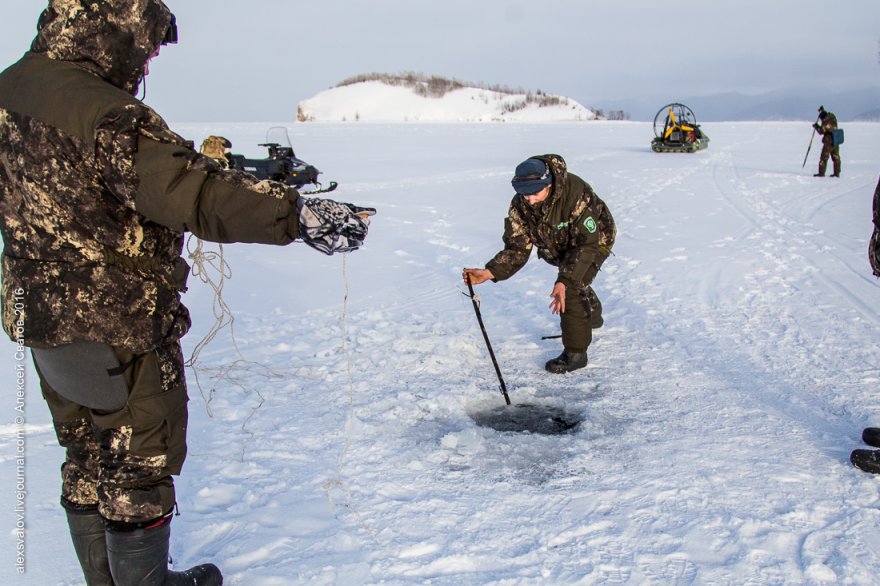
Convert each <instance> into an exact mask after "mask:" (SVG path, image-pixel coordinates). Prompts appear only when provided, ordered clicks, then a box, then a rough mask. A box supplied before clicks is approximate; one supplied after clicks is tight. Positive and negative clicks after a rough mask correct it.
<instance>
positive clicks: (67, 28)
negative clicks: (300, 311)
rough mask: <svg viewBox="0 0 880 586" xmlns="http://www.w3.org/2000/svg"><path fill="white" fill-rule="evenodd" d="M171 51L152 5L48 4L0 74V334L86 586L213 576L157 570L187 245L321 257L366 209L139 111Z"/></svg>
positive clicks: (184, 320) (165, 12)
mask: <svg viewBox="0 0 880 586" xmlns="http://www.w3.org/2000/svg"><path fill="white" fill-rule="evenodd" d="M176 41H177V27H176V22H175V19H174V17H173V15H172V14H171V12H170V10H169V9H168V8H167V6H166V5H165V4H164V3H163V2H162V1H161V0H112V1H110V0H51V1H50V2H49V6H48V7H47V8H46V9H45V10H44V11H43V13H42V15H41V16H40V20H39V23H38V34H37V37H36V39H35V40H34V42H33V44H32V46H31V49H30V51H28V52H27V53H26V54H25V55H24V57H23V58H22V59H21V60H20V61H19V62H17V63H15V64H13V65H12V66H10V67H9V68H8V69H6V70H5V71H4V72H3V73H0V229H2V234H3V240H4V250H3V257H2V318H3V320H2V321H3V327H4V329H5V331H6V332H7V334H8V335H9V336H10V337H11V338H12V339H13V340H15V341H18V342H19V343H22V344H23V345H26V346H28V347H31V348H32V349H33V353H34V361H35V364H36V366H37V370H38V374H40V382H41V389H42V392H43V396H44V397H45V399H46V401H47V402H48V404H49V407H50V410H51V413H52V417H53V421H54V425H55V429H56V433H57V436H58V440H59V442H60V444H61V445H62V446H63V447H65V448H66V450H67V456H66V461H65V463H64V466H63V468H62V496H61V502H62V505H63V507H64V508H65V510H66V512H67V516H68V522H69V525H70V531H71V537H72V540H73V542H74V548H75V550H76V553H77V555H78V557H79V561H80V563H81V565H82V568H83V572H84V574H85V576H86V580H87V582H88V583H89V584H107V585H109V584H113V583H115V584H116V585H117V586H118V585H126V584H135V583H136V584H164V583H174V584H176V583H178V581H180V583H183V581H186V583H187V584H219V583H221V581H222V578H221V577H220V573H219V571H218V570H217V568H216V567H214V566H213V565H211V564H205V565H202V566H198V567H196V568H193V569H192V570H189V571H187V572H170V571H167V557H168V556H167V552H168V536H169V532H170V527H169V522H170V513H171V511H172V509H173V508H174V506H175V503H176V498H175V493H174V484H173V482H172V478H171V476H172V475H176V474H179V473H180V471H181V467H182V465H183V461H184V458H185V455H186V425H187V409H186V403H187V400H188V398H187V393H186V385H185V380H184V368H183V359H182V353H181V347H180V342H179V340H180V338H181V336H183V335H184V334H185V333H186V332H187V330H188V329H189V327H190V318H189V313H188V312H187V309H186V307H184V305H183V304H182V303H181V292H183V291H184V290H185V280H186V276H187V274H188V267H187V265H186V263H185V261H184V260H183V259H182V258H181V253H182V248H183V237H184V233H185V232H190V233H192V234H194V235H195V236H198V237H199V238H203V239H205V240H210V241H214V242H254V243H264V244H275V245H286V244H289V243H291V242H293V241H294V240H297V239H302V240H304V241H305V242H306V243H307V244H309V245H311V246H313V247H314V248H317V249H318V250H321V251H322V252H325V253H327V254H331V253H333V252H335V251H340V250H354V249H356V248H357V247H358V246H360V245H361V243H362V241H363V239H364V238H365V236H366V230H367V223H368V221H367V219H366V218H365V216H366V215H368V214H369V212H364V210H363V209H361V208H356V207H354V206H350V205H349V204H340V203H337V202H333V201H331V200H319V199H306V198H302V197H300V195H299V193H297V191H296V190H294V189H292V188H288V187H287V186H286V185H283V184H281V183H276V182H271V181H259V180H258V179H256V178H255V177H253V176H251V175H248V174H246V173H242V172H238V171H229V170H224V169H223V168H222V167H221V166H220V164H218V163H217V162H216V161H214V160H213V159H211V158H208V157H205V156H203V155H200V154H199V153H197V152H196V151H195V150H193V145H192V143H190V142H189V141H186V140H184V139H183V138H181V137H180V136H178V135H177V134H175V133H174V132H172V131H171V130H170V129H169V128H168V126H167V124H166V123H165V121H164V120H163V119H162V118H161V117H160V116H159V115H158V114H157V113H156V112H154V111H153V110H152V109H150V108H149V107H147V106H146V105H145V104H144V103H142V102H141V101H139V100H138V99H137V98H135V94H136V93H137V88H138V86H139V84H140V83H141V81H142V79H143V77H144V75H145V74H146V73H148V68H147V67H148V63H149V60H150V59H151V58H152V57H155V56H156V55H158V53H159V48H160V46H161V45H164V44H167V43H175V42H176ZM358 212H360V214H359V213H358ZM99 355H100V356H99ZM59 356H64V357H66V358H63V359H62V358H59ZM70 356H73V357H74V360H73V361H71V360H70ZM96 357H98V358H96ZM65 360H66V362H65ZM96 360H98V361H103V360H107V361H110V363H108V364H107V367H106V368H91V367H90V366H89V365H90V364H91V363H92V362H94V361H96ZM90 368H91V370H90ZM65 369H66V370H65ZM59 372H61V373H66V376H60V377H59V375H58V373H59ZM50 374H51V375H52V376H50ZM92 375H94V376H96V377H98V378H97V379H92V378H87V377H89V376H92ZM47 379H51V380H52V382H51V383H50V382H49V380H47ZM91 380H99V381H100V384H101V386H100V387H94V388H90V385H91V383H90V382H88V381H91ZM84 381H85V382H84ZM123 383H124V384H123ZM104 389H107V393H105V394H104V395H102V394H101V393H102V392H103V391H104ZM112 389H117V390H118V389H122V393H123V395H122V401H121V403H117V402H116V401H117V398H115V397H114V398H111V397H110V390H112ZM83 393H84V394H83ZM105 529H106V531H105ZM111 573H112V578H111ZM166 580H167V582H166ZM175 580H177V581H175Z"/></svg>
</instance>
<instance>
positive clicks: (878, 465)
mask: <svg viewBox="0 0 880 586" xmlns="http://www.w3.org/2000/svg"><path fill="white" fill-rule="evenodd" d="M849 461H850V462H852V463H853V466H855V467H856V468H859V469H861V470H864V471H865V472H870V473H872V474H880V450H853V453H852V454H850V456H849Z"/></svg>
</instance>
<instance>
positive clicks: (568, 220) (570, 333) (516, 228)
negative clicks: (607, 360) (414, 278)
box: [462, 155, 617, 373]
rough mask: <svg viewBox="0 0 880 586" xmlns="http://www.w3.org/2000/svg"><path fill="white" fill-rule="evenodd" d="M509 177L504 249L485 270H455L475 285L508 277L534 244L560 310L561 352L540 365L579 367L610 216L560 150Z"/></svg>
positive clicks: (596, 306)
mask: <svg viewBox="0 0 880 586" xmlns="http://www.w3.org/2000/svg"><path fill="white" fill-rule="evenodd" d="M511 183H512V185H513V187H514V190H515V191H516V195H514V197H513V200H512V201H511V203H510V209H509V211H508V214H507V218H506V219H505V222H504V236H503V239H504V250H502V251H501V252H499V253H498V254H496V255H495V257H494V258H493V259H492V260H490V261H489V262H488V263H486V266H485V268H483V269H477V268H470V269H464V271H463V275H462V276H463V278H464V280H465V282H467V281H468V280H470V282H471V283H472V284H474V285H477V284H480V283H483V282H485V281H487V280H490V279H491V280H493V281H503V280H505V279H509V278H510V277H512V276H513V275H514V274H515V273H516V272H517V271H518V270H520V269H521V268H522V267H523V266H525V264H526V262H527V261H528V260H529V256H530V254H531V252H532V248H533V247H534V248H537V249H538V257H539V258H541V259H543V260H545V261H547V262H548V263H550V264H551V265H553V266H556V267H558V268H559V272H558V274H557V277H556V283H555V284H554V287H553V291H552V292H551V293H550V297H551V298H552V299H553V301H552V302H551V303H550V309H551V311H552V312H553V313H554V314H557V313H558V314H559V316H560V325H561V327H562V345H563V352H562V354H560V355H559V356H558V357H557V358H554V359H553V360H550V361H549V362H547V364H546V366H545V368H546V369H547V370H548V371H549V372H553V373H562V372H569V371H572V370H576V369H578V368H583V367H584V366H586V365H587V348H588V347H589V345H590V342H591V341H592V339H593V334H592V330H593V328H598V327H600V326H601V325H602V323H603V320H602V304H601V303H600V301H599V298H598V297H597V296H596V293H595V291H593V288H592V286H591V284H592V282H593V279H594V278H595V277H596V275H597V274H598V272H599V268H600V267H601V266H602V263H603V262H605V259H606V258H608V255H609V254H610V253H611V247H612V246H613V244H614V238H615V236H616V234H617V228H616V226H615V224H614V218H613V217H612V216H611V212H610V211H609V210H608V207H607V206H606V205H605V202H604V201H602V200H601V199H600V198H599V196H598V195H596V193H595V192H594V191H593V189H592V187H590V185H589V184H587V183H586V182H585V181H584V180H583V179H581V178H580V177H578V176H577V175H574V174H571V173H569V172H568V170H567V168H566V164H565V161H564V160H563V158H562V157H560V156H559V155H540V156H535V157H531V158H529V159H527V160H525V161H523V162H522V163H521V164H520V165H519V166H517V168H516V171H515V173H514V178H513V181H512V182H511Z"/></svg>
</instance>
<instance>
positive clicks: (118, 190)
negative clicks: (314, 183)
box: [0, 0, 298, 353]
mask: <svg viewBox="0 0 880 586" xmlns="http://www.w3.org/2000/svg"><path fill="white" fill-rule="evenodd" d="M170 18H171V14H170V12H168V10H167V8H165V6H164V4H163V3H162V2H161V1H159V0H115V1H114V2H85V1H82V2H77V1H74V0H54V1H53V2H51V3H50V6H49V8H47V9H46V11H45V12H44V14H43V16H42V17H41V23H40V26H41V28H40V31H39V33H38V36H37V39H36V40H35V41H34V44H33V48H34V51H33V52H30V53H28V54H26V55H25V57H24V58H23V59H22V60H21V61H19V62H18V63H16V64H14V65H13V66H11V67H10V68H8V69H7V70H6V71H4V72H3V73H2V74H0V229H2V232H3V237H4V241H5V250H4V255H3V267H2V270H3V277H2V300H3V311H2V318H3V326H4V329H5V330H6V332H7V333H8V334H9V335H10V336H12V335H13V332H14V330H15V329H16V324H17V322H23V323H24V327H23V332H24V341H25V344H26V345H28V346H34V347H50V346H57V345H60V344H66V343H70V342H76V341H97V342H105V343H108V344H110V345H111V346H114V347H121V348H127V349H129V350H132V351H134V352H138V353H143V352H146V351H149V350H151V349H153V348H156V347H157V346H159V345H160V344H162V343H165V342H167V341H173V340H176V339H179V338H180V337H181V336H183V335H184V334H185V333H186V331H187V330H188V329H189V326H190V319H189V314H188V312H187V310H186V308H185V307H184V306H183V305H182V304H181V300H180V292H181V291H182V290H184V289H185V277H186V274H187V267H186V263H185V262H184V261H183V259H182V258H181V257H180V255H181V252H182V248H183V232H184V231H187V230H189V231H191V232H193V233H195V234H197V235H199V236H200V237H203V238H205V239H208V240H215V241H221V242H230V241H247V242H267V243H272V244H287V243H289V242H291V241H292V240H293V239H294V238H295V237H296V235H297V222H298V220H297V214H296V213H295V212H296V199H297V198H298V193H297V192H296V191H295V190H293V189H291V188H288V187H287V186H286V185H283V184H281V183H276V182H270V181H259V180H258V179H256V178H255V177H253V176H252V175H249V174H247V173H243V172H240V171H231V170H224V169H223V167H222V165H221V164H219V163H218V162H217V161H215V160H213V159H211V158H209V157H205V156H203V155H200V154H199V153H197V152H195V151H194V150H193V145H192V143H190V142H189V141H186V140H184V139H183V138H182V137H180V136H178V135H177V134H175V133H174V132H172V131H171V130H170V129H169V128H168V126H167V125H166V123H165V122H164V120H162V118H161V117H160V116H159V115H158V114H156V112H154V111H153V110H152V109H150V108H149V107H147V106H146V105H145V104H143V103H142V102H140V101H138V100H137V99H135V98H134V97H133V96H132V95H131V93H130V91H131V90H133V89H134V88H135V85H133V84H134V81H133V80H137V79H139V77H140V76H141V75H142V71H143V66H144V63H145V61H146V59H147V56H148V55H149V54H151V53H152V52H153V50H154V49H155V48H156V47H157V46H158V45H159V43H160V42H161V39H162V38H163V35H164V32H165V30H166V29H167V25H168V22H169V21H170ZM103 75H106V76H107V77H106V78H105V77H100V76H103ZM108 82H109V83H108ZM62 88H63V89H62ZM14 291H20V292H23V295H19V296H18V299H17V300H18V301H20V302H22V303H23V304H24V307H23V309H21V308H20V309H19V310H18V311H14V309H13V307H14V303H13V299H14V295H13V292H14ZM123 326H124V327H123Z"/></svg>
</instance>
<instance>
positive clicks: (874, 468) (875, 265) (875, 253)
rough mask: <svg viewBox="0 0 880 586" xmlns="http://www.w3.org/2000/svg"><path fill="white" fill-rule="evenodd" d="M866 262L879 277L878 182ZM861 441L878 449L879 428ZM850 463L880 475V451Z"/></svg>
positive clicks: (856, 456)
mask: <svg viewBox="0 0 880 586" xmlns="http://www.w3.org/2000/svg"><path fill="white" fill-rule="evenodd" d="M868 261H869V262H870V263H871V270H872V271H873V272H874V276H875V277H880V181H878V182H877V188H876V189H875V190H874V233H873V234H871V243H870V244H869V245H868ZM862 441H864V442H865V443H866V444H868V445H869V446H873V447H875V448H880V428H878V427H868V428H866V429H865V430H864V431H863V432H862ZM849 459H850V461H851V462H852V463H853V465H855V466H856V467H858V468H861V469H862V470H864V471H865V472H872V473H874V474H880V450H853V453H852V454H851V455H850V457H849Z"/></svg>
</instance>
